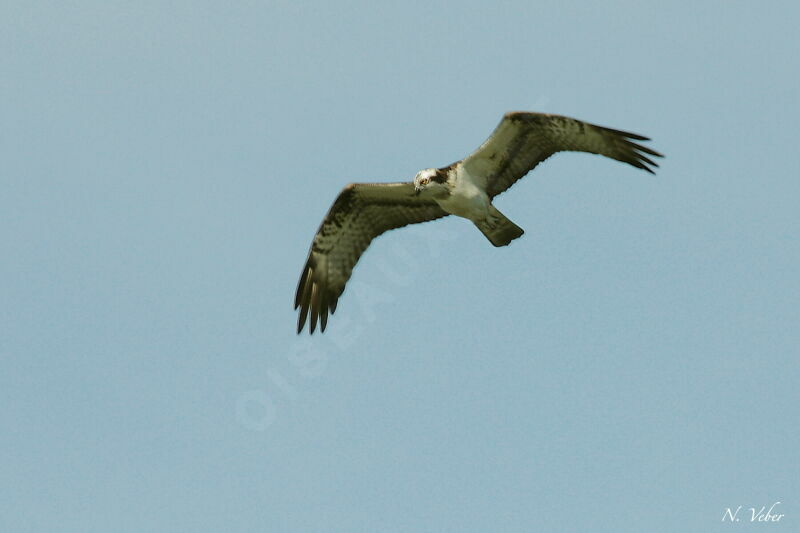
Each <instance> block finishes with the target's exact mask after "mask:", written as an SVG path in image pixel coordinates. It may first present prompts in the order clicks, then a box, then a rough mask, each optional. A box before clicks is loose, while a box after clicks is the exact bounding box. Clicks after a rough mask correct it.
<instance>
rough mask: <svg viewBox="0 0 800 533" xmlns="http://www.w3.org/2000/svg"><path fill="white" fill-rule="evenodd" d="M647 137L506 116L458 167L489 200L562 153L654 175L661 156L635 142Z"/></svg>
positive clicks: (538, 116) (565, 120) (568, 121)
mask: <svg viewBox="0 0 800 533" xmlns="http://www.w3.org/2000/svg"><path fill="white" fill-rule="evenodd" d="M648 140H649V139H648V138H647V137H644V136H642V135H638V134H636V133H630V132H627V131H621V130H615V129H611V128H605V127H602V126H596V125H594V124H589V123H588V122H582V121H580V120H576V119H574V118H569V117H564V116H560V115H546V114H543V113H526V112H514V113H507V114H506V115H505V116H504V117H503V120H501V121H500V124H498V126H497V128H495V130H494V132H493V133H492V135H491V136H490V137H489V138H488V139H487V140H486V142H484V143H483V144H482V145H481V146H480V147H479V148H478V149H477V150H476V151H475V152H473V153H472V154H470V155H469V156H468V157H466V158H465V159H464V160H463V161H462V163H463V165H464V168H465V169H466V170H467V172H468V173H469V174H471V175H472V176H474V177H476V178H477V179H482V180H484V183H483V185H484V186H485V187H486V192H487V194H488V195H489V197H490V198H494V197H495V196H497V195H498V194H500V193H502V192H504V191H506V190H508V188H509V187H511V186H512V185H513V184H514V183H516V182H517V180H519V179H520V178H522V177H523V176H525V175H526V174H527V173H528V172H530V171H531V170H533V168H534V167H536V165H538V164H539V163H541V162H542V161H544V160H545V159H547V158H548V157H550V156H551V155H553V154H555V153H556V152H562V151H576V152H589V153H592V154H600V155H604V156H606V157H610V158H612V159H616V160H617V161H622V162H623V163H628V164H629V165H633V166H634V167H637V168H640V169H642V170H646V171H647V172H650V173H651V174H653V173H654V172H653V168H656V167H658V164H657V163H656V162H654V161H653V160H652V159H650V158H649V157H647V155H644V154H648V155H650V156H653V157H663V156H662V155H661V154H660V153H658V152H656V151H655V150H653V149H651V148H648V147H647V146H642V145H641V144H638V143H635V142H633V141H648Z"/></svg>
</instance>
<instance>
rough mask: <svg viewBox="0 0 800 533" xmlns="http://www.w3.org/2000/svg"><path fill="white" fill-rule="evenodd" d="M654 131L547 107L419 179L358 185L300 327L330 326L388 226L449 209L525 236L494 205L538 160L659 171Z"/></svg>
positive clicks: (501, 240)
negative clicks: (575, 158) (557, 158)
mask: <svg viewBox="0 0 800 533" xmlns="http://www.w3.org/2000/svg"><path fill="white" fill-rule="evenodd" d="M648 140H649V139H648V138H647V137H642V136H641V135H636V134H635V133H628V132H625V131H619V130H613V129H610V128H604V127H602V126H595V125H593V124H589V123H587V122H581V121H580V120H576V119H573V118H569V117H563V116H558V115H546V114H542V113H526V112H514V113H507V114H506V115H505V116H504V117H503V120H501V121H500V124H499V125H498V126H497V128H495V130H494V132H493V133H492V135H491V136H490V137H489V138H488V139H487V140H486V142H484V143H483V144H482V145H481V146H480V147H479V148H478V149H477V150H476V151H475V152H473V153H472V154H471V155H469V156H468V157H466V158H465V159H462V160H461V161H458V162H456V163H453V164H452V165H449V166H446V167H443V168H428V169H425V170H421V171H419V172H418V173H417V175H416V176H415V177H414V181H413V182H401V183H351V184H349V185H347V186H346V187H345V188H344V189H342V192H341V193H339V196H338V197H337V198H336V201H335V202H334V203H333V206H331V208H330V210H329V211H328V214H327V215H326V216H325V220H323V221H322V224H321V225H320V227H319V230H317V234H316V236H315V237H314V241H313V243H312V244H311V250H310V251H309V254H308V259H307V260H306V265H305V267H304V268H303V273H302V274H301V275H300V283H299V284H298V285H297V294H296V295H295V300H294V307H295V309H297V308H298V307H299V308H300V316H299V318H298V321H297V333H300V332H301V331H302V329H303V326H304V325H305V323H306V318H307V317H308V316H309V315H310V316H311V321H310V323H309V333H314V329H316V326H317V321H319V323H320V329H321V331H325V326H326V325H327V322H328V312H329V311H330V313H331V314H333V313H334V312H335V311H336V303H337V302H338V299H339V296H341V294H342V291H344V287H345V284H346V283H347V280H348V279H350V274H351V272H352V271H353V267H354V266H355V264H356V262H357V261H358V258H359V257H360V256H361V254H362V253H363V252H364V250H366V248H367V246H369V243H370V242H371V241H372V239H374V238H375V237H377V236H378V235H380V234H382V233H383V232H385V231H388V230H391V229H395V228H400V227H403V226H406V225H408V224H415V223H417V222H428V221H430V220H436V219H437V218H442V217H445V216H447V215H456V216H460V217H463V218H466V219H468V220H471V221H472V222H473V223H474V224H475V226H477V228H478V229H479V230H480V231H481V232H482V233H483V234H484V235H485V236H486V238H487V239H489V241H490V242H491V243H492V244H493V245H495V246H506V245H507V244H508V243H510V242H511V241H513V240H514V239H516V238H517V237H519V236H521V235H522V233H523V231H522V228H520V227H519V226H517V225H516V224H514V223H513V222H511V221H510V220H509V219H508V218H506V216H505V215H503V213H501V212H500V211H498V210H497V208H496V207H495V206H493V205H492V200H493V199H494V197H495V196H497V195H498V194H500V193H502V192H503V191H505V190H507V189H508V188H509V187H511V186H512V185H513V184H514V183H515V182H516V181H517V180H518V179H520V178H521V177H523V176H524V175H525V174H527V173H528V172H529V171H530V170H532V169H533V168H534V167H535V166H536V165H538V164H539V163H541V162H542V161H544V160H545V159H547V158H548V157H550V156H551V155H553V154H555V153H556V152H562V151H574V152H589V153H592V154H600V155H604V156H606V157H610V158H612V159H616V160H617V161H622V162H623V163H628V164H629V165H633V166H634V167H636V168H640V169H642V170H646V171H647V172H650V173H651V174H654V172H653V170H652V168H651V167H658V164H656V163H655V162H654V161H653V160H652V159H650V158H649V157H648V155H650V156H653V157H663V156H662V155H661V154H659V153H658V152H656V151H654V150H651V149H650V148H647V147H646V146H642V145H641V144H637V143H635V142H633V141H648Z"/></svg>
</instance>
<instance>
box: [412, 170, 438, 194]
mask: <svg viewBox="0 0 800 533" xmlns="http://www.w3.org/2000/svg"><path fill="white" fill-rule="evenodd" d="M439 174H440V173H439V172H437V171H436V169H435V168H426V169H425V170H420V171H419V172H417V175H416V176H414V194H415V195H417V196H418V195H419V194H420V193H422V192H423V191H428V192H439V191H440V189H441V190H442V192H443V191H444V189H445V186H444V182H443V180H442V179H440V178H443V176H440V175H439Z"/></svg>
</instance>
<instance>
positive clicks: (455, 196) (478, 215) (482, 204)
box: [436, 165, 490, 222]
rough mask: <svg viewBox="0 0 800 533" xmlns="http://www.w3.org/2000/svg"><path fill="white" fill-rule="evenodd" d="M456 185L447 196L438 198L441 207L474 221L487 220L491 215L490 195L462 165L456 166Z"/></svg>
mask: <svg viewBox="0 0 800 533" xmlns="http://www.w3.org/2000/svg"><path fill="white" fill-rule="evenodd" d="M455 170H456V176H455V180H454V184H453V185H454V186H453V188H452V189H451V191H450V195H449V196H448V197H446V198H442V199H438V198H437V199H436V202H437V203H438V204H439V207H441V208H442V209H444V210H445V211H447V212H448V213H450V214H452V215H456V216H460V217H464V218H468V219H470V220H472V221H473V222H479V221H482V220H486V217H487V216H488V215H489V205H490V203H489V197H488V196H487V195H486V192H485V191H484V190H483V189H482V188H481V187H479V186H478V184H477V183H476V180H475V179H474V178H473V177H472V176H470V175H469V174H468V173H467V172H466V171H465V170H464V167H463V166H462V165H458V166H457V167H456V169H455Z"/></svg>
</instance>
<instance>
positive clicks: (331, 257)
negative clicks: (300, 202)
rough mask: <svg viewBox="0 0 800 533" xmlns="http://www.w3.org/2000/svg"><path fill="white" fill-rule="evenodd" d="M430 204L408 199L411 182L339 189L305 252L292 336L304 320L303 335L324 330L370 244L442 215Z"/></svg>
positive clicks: (363, 184)
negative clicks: (306, 257) (295, 323)
mask: <svg viewBox="0 0 800 533" xmlns="http://www.w3.org/2000/svg"><path fill="white" fill-rule="evenodd" d="M446 215H447V213H446V212H445V211H444V210H442V208H441V207H439V205H438V204H437V203H436V202H435V201H434V200H431V199H424V198H421V197H419V196H416V195H415V194H414V185H413V184H412V183H374V184H373V183H356V184H350V185H348V186H347V187H345V188H344V189H343V190H342V192H341V193H339V196H338V197H337V198H336V201H335V202H334V203H333V205H332V206H331V208H330V210H329V211H328V214H327V215H326V217H325V220H323V221H322V224H321V225H320V227H319V230H317V234H316V236H315V237H314V241H313V243H312V244H311V250H310V251H309V253H308V259H307V260H306V264H305V267H304V268H303V273H302V274H301V275H300V282H299V283H298V284H297V293H296V294H295V300H294V307H295V309H297V308H298V307H299V308H300V315H299V316H298V320H297V332H298V333H300V332H301V331H302V329H303V326H304V325H305V323H306V320H307V319H308V317H309V315H310V317H311V320H310V321H309V333H314V330H315V329H316V327H317V322H319V325H320V330H321V331H325V327H326V326H327V324H328V312H329V311H330V314H333V313H334V312H335V311H336V305H337V302H338V299H339V296H341V294H342V292H343V291H344V288H345V285H346V283H347V280H348V279H350V274H351V273H352V271H353V267H354V266H355V265H356V262H358V259H359V257H361V254H362V253H363V252H364V250H366V249H367V247H368V246H369V244H370V242H372V239H374V238H375V237H377V236H379V235H381V234H382V233H384V232H386V231H388V230H391V229H395V228H400V227H403V226H406V225H408V224H414V223H417V222H427V221H429V220H435V219H437V218H441V217H444V216H446Z"/></svg>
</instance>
